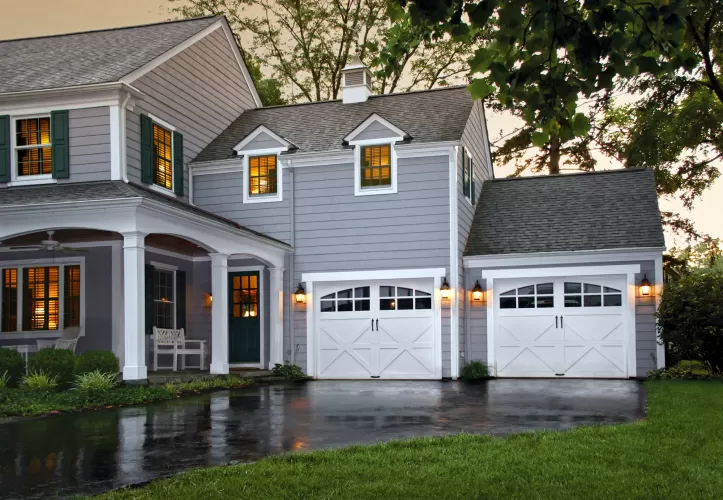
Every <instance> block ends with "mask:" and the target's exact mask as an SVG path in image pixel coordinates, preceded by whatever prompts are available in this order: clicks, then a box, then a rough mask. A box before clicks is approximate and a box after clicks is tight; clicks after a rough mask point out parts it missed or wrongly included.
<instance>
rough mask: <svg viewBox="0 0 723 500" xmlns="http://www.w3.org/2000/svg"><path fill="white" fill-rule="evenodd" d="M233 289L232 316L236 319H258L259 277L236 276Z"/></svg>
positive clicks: (255, 275) (232, 284) (232, 285)
mask: <svg viewBox="0 0 723 500" xmlns="http://www.w3.org/2000/svg"><path fill="white" fill-rule="evenodd" d="M231 287H232V290H231V315H232V316H233V317H234V318H255V317H257V316H258V315H259V278H258V275H257V274H251V275H243V276H234V277H233V280H232V281H231Z"/></svg>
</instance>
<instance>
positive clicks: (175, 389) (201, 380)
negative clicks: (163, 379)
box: [165, 374, 251, 396]
mask: <svg viewBox="0 0 723 500" xmlns="http://www.w3.org/2000/svg"><path fill="white" fill-rule="evenodd" d="M250 383H251V380H250V379H248V378H243V377H240V376H238V375H233V374H231V375H225V376H210V377H206V376H204V377H193V378H192V379H191V380H189V381H186V382H183V381H178V382H167V383H166V385H165V387H166V390H168V391H169V392H170V393H171V394H173V395H174V396H178V395H180V394H182V393H184V392H201V391H209V390H214V389H239V388H241V387H246V386H247V385H249V384H250Z"/></svg>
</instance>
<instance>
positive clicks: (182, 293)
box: [176, 271, 186, 329]
mask: <svg viewBox="0 0 723 500" xmlns="http://www.w3.org/2000/svg"><path fill="white" fill-rule="evenodd" d="M176 328H177V329H180V328H186V273H185V272H184V271H176Z"/></svg>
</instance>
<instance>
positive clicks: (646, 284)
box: [640, 274, 650, 295]
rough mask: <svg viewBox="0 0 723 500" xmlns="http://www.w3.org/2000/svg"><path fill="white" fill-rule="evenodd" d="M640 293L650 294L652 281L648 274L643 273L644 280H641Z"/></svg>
mask: <svg viewBox="0 0 723 500" xmlns="http://www.w3.org/2000/svg"><path fill="white" fill-rule="evenodd" d="M640 295H650V281H648V275H647V274H643V281H641V282H640Z"/></svg>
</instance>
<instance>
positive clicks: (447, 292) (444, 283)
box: [439, 276, 451, 300]
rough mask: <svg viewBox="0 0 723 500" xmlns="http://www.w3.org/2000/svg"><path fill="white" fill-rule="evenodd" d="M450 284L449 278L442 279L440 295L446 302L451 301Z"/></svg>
mask: <svg viewBox="0 0 723 500" xmlns="http://www.w3.org/2000/svg"><path fill="white" fill-rule="evenodd" d="M450 293H451V292H450V289H449V283H447V277H446V276H445V277H444V278H442V286H440V287H439V294H440V295H441V296H442V298H443V299H444V300H447V299H449V295H450Z"/></svg>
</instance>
